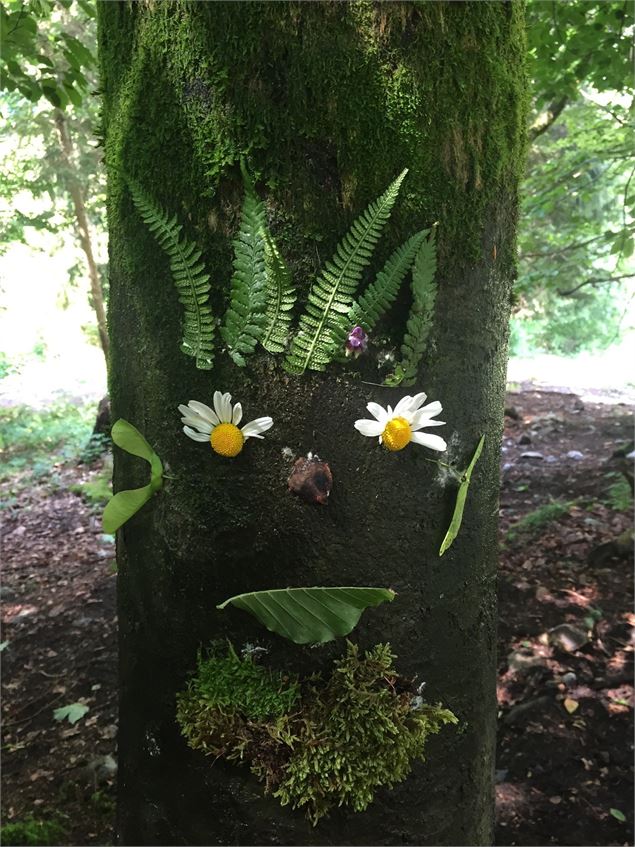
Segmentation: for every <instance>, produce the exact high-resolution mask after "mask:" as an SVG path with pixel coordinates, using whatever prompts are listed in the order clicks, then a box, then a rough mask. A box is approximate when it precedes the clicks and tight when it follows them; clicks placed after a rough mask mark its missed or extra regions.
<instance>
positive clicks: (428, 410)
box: [416, 400, 443, 418]
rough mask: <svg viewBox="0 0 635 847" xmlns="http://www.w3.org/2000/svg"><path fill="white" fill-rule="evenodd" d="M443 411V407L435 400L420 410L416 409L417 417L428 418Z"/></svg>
mask: <svg viewBox="0 0 635 847" xmlns="http://www.w3.org/2000/svg"><path fill="white" fill-rule="evenodd" d="M442 411H443V406H442V405H441V403H439V401H438V400H435V401H434V402H433V403H428V405H427V406H424V407H423V408H422V409H418V410H417V412H416V414H417V415H427V416H428V417H430V418H431V417H433V416H434V415H440V414H441V412H442Z"/></svg>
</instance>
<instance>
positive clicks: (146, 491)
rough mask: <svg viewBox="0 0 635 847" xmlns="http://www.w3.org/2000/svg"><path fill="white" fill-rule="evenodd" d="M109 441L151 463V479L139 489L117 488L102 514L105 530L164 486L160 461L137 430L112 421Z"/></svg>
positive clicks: (115, 526)
mask: <svg viewBox="0 0 635 847" xmlns="http://www.w3.org/2000/svg"><path fill="white" fill-rule="evenodd" d="M111 435H112V440H113V441H114V442H115V444H116V445H117V446H118V447H121V449H122V450H125V451H126V453H130V454H131V455H132V456H139V458H140V459H145V460H146V462H148V463H149V465H150V482H149V483H148V484H147V485H144V486H143V487H141V488H130V489H126V490H125V491H119V492H117V494H115V495H114V497H112V498H111V499H110V501H109V502H108V503H107V505H106V508H105V509H104V513H103V516H102V526H103V528H104V532H107V533H110V534H112V533H115V532H116V531H117V530H118V529H119V527H120V526H123V524H125V522H126V521H127V520H129V519H130V518H131V517H132V516H133V515H134V514H135V513H136V512H138V511H139V509H140V508H141V507H142V506H143V505H144V504H145V503H147V502H148V500H149V499H150V498H151V497H152V495H153V494H154V493H155V491H158V490H159V489H160V488H161V486H162V485H163V464H162V462H161V459H160V458H159V457H158V456H157V454H156V453H155V452H154V450H153V449H152V447H150V445H149V444H148V442H147V441H146V440H145V438H144V437H143V435H141V433H140V432H139V430H138V429H137V428H136V427H135V426H133V425H132V424H131V423H128V421H125V420H124V419H123V418H119V420H118V421H116V422H115V423H114V424H113V427H112V431H111Z"/></svg>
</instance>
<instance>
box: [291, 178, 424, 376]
mask: <svg viewBox="0 0 635 847" xmlns="http://www.w3.org/2000/svg"><path fill="white" fill-rule="evenodd" d="M406 174H407V170H404V171H403V172H402V173H401V174H399V176H398V177H397V179H396V180H395V181H394V182H393V183H391V185H389V186H388V188H387V189H386V191H385V192H384V193H383V194H382V195H381V196H380V197H379V198H378V199H377V200H374V201H373V202H372V203H371V204H370V205H369V206H368V208H367V209H366V210H365V211H364V212H363V213H362V214H361V215H360V216H359V217H358V218H357V220H356V221H355V222H354V223H353V225H352V227H351V228H350V230H349V231H348V233H347V234H346V235H345V236H344V238H343V239H342V240H341V241H340V243H339V244H338V246H337V249H336V251H335V255H334V256H333V258H332V259H331V261H330V262H327V263H326V264H325V266H324V269H323V270H322V271H321V273H320V275H319V276H318V278H317V280H316V282H315V284H314V285H313V287H312V289H311V292H310V293H309V300H308V303H307V307H306V311H305V313H304V314H303V315H302V317H301V318H300V326H299V330H298V333H297V334H296V336H295V338H294V339H293V343H292V346H291V351H290V353H289V356H288V357H287V360H286V368H287V370H289V371H291V372H292V373H298V374H299V373H304V371H305V370H306V369H307V368H310V369H311V370H316V371H323V370H324V369H325V367H326V365H327V364H328V363H329V362H331V361H332V360H333V359H334V358H335V356H336V355H337V353H338V347H337V341H338V337H339V335H340V334H341V331H342V330H347V329H349V325H348V315H349V312H350V310H351V308H352V306H353V297H354V296H355V292H356V290H357V286H358V285H359V283H360V280H361V277H362V273H363V272H364V269H365V268H366V267H367V266H368V264H369V263H370V260H371V258H372V255H373V250H374V249H375V246H376V244H377V242H378V241H379V238H380V236H381V233H382V230H383V228H384V226H385V225H386V223H387V221H388V218H389V217H390V212H391V210H392V207H393V205H394V203H395V200H396V199H397V195H398V194H399V188H400V186H401V183H402V182H403V180H404V177H405V176H406Z"/></svg>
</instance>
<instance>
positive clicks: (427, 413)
mask: <svg viewBox="0 0 635 847" xmlns="http://www.w3.org/2000/svg"><path fill="white" fill-rule="evenodd" d="M425 401H426V395H425V394H424V393H423V391H422V392H421V394H415V396H414V397H411V396H410V395H409V394H408V395H406V396H405V397H402V398H401V400H400V401H399V402H398V403H397V405H396V406H395V409H394V411H393V409H392V407H391V406H388V408H387V409H384V407H383V406H380V405H379V403H369V404H368V405H367V406H366V408H367V409H368V411H369V412H370V413H371V415H372V416H373V420H370V419H368V418H363V419H361V420H358V421H355V429H356V430H357V431H358V432H361V434H362V435H367V436H368V437H369V438H376V437H379V443H380V444H383V445H384V447H385V448H386V449H387V450H403V448H404V447H405V446H406V445H407V444H410V442H411V441H413V442H414V443H415V444H422V445H423V446H424V447H429V448H430V449H431V450H438V451H439V452H443V451H444V450H446V449H447V444H446V443H445V441H444V440H443V439H442V438H441V437H440V436H438V435H430V434H429V433H427V432H419V430H420V429H424V427H430V426H445V421H435V420H432V419H433V418H434V417H435V416H436V415H438V414H440V413H441V411H442V409H443V407H442V406H441V403H439V401H438V400H435V401H434V402H433V403H428V405H427V406H424V405H423V404H424V403H425Z"/></svg>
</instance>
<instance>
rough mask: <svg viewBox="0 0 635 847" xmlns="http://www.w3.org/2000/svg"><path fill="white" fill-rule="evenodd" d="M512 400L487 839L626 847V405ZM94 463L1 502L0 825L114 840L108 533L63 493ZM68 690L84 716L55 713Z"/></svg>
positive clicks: (629, 631)
mask: <svg viewBox="0 0 635 847" xmlns="http://www.w3.org/2000/svg"><path fill="white" fill-rule="evenodd" d="M508 404H509V407H511V408H510V409H509V411H510V416H507V417H506V429H505V437H504V441H503V455H502V471H501V473H502V491H501V544H502V547H503V549H502V554H501V570H500V580H499V585H500V625H499V685H498V700H499V725H500V727H499V748H498V761H497V772H496V780H497V809H498V825H497V844H499V845H549V844H559V845H623V844H632V843H633V840H632V831H633V815H632V770H633V768H632V763H633V745H632V737H633V736H632V706H633V669H632V660H633V641H632V635H633V627H634V625H635V616H634V615H633V613H632V596H633V595H632V584H631V582H632V558H630V557H629V554H628V552H626V553H625V552H624V550H622V549H621V548H620V545H619V544H617V543H616V541H615V539H616V538H618V536H620V534H621V533H623V532H624V531H625V530H628V529H629V527H630V526H631V523H632V517H631V514H630V508H628V507H627V505H626V504H620V503H616V502H615V498H614V497H613V498H611V495H610V494H609V493H608V489H609V486H611V485H616V484H617V483H619V482H620V480H623V477H622V476H621V475H620V467H621V464H622V463H623V462H622V460H621V459H620V458H619V457H614V456H613V454H614V453H615V451H616V450H618V449H619V448H620V447H623V446H624V445H625V444H626V443H627V442H628V441H629V439H631V438H632V416H631V412H630V410H629V409H628V408H627V407H626V406H623V405H612V406H609V405H591V404H586V405H585V404H583V403H582V402H581V401H580V400H579V398H577V397H576V396H575V395H572V394H563V393H553V392H536V391H533V392H522V393H518V394H513V395H510V396H509V398H508ZM631 449H632V448H631ZM97 471H98V469H97V468H96V467H93V468H92V469H91V468H86V467H84V466H79V467H67V468H58V469H57V474H58V479H57V484H56V486H55V489H54V490H51V489H50V488H49V487H47V486H46V485H42V486H40V487H38V488H35V489H30V490H28V491H26V492H23V493H21V494H20V495H19V497H18V498H17V502H14V501H13V499H11V500H10V501H9V502H10V503H11V505H9V506H8V507H7V508H5V509H4V511H3V512H2V513H0V514H2V516H3V523H4V529H3V532H4V566H3V583H2V606H3V608H2V621H3V624H4V627H3V635H2V638H3V639H4V640H5V641H7V642H8V645H6V648H5V649H3V651H2V654H1V655H2V660H3V681H2V699H3V704H2V710H3V719H4V736H3V742H2V743H3V747H2V759H3V772H2V787H3V793H2V808H3V823H9V822H11V821H14V820H23V819H24V818H25V817H27V816H29V815H33V816H34V817H36V818H41V819H47V818H50V817H56V818H57V819H58V820H59V821H61V823H62V824H63V825H64V827H65V828H66V830H67V837H66V839H65V840H64V841H63V842H62V843H64V844H70V845H81V844H111V843H113V819H114V798H115V781H116V765H115V760H116V732H117V728H116V725H117V713H116V661H117V641H116V613H115V581H116V575H115V573H114V567H113V562H114V545H113V543H112V539H111V538H110V537H108V536H104V535H103V534H102V531H101V528H100V523H99V519H98V516H97V512H96V511H95V510H93V509H91V507H90V506H88V505H87V504H86V503H85V502H84V501H83V500H82V499H81V497H80V496H78V495H75V494H73V493H70V492H69V490H68V488H69V487H70V485H71V484H76V483H77V482H78V481H81V480H85V479H86V478H88V477H90V476H91V475H94V474H96V473H97ZM622 486H623V482H622ZM3 487H5V488H6V485H5V486H0V495H1V496H2V497H3V499H5V496H6V494H7V491H2V488H3ZM620 508H621V510H620ZM519 521H520V523H519ZM601 545H605V546H604V547H602V546H601ZM629 548H630V544H626V545H625V550H627V551H628V549H629ZM73 703H80V704H84V705H85V706H88V711H86V712H85V714H84V715H83V716H82V717H81V718H79V719H78V720H77V721H76V722H75V723H74V724H71V723H70V722H69V721H68V720H66V719H65V720H55V719H54V714H53V713H54V710H55V709H57V708H60V707H63V706H68V705H70V704H73ZM5 843H6V842H5ZM51 843H56V842H51Z"/></svg>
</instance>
